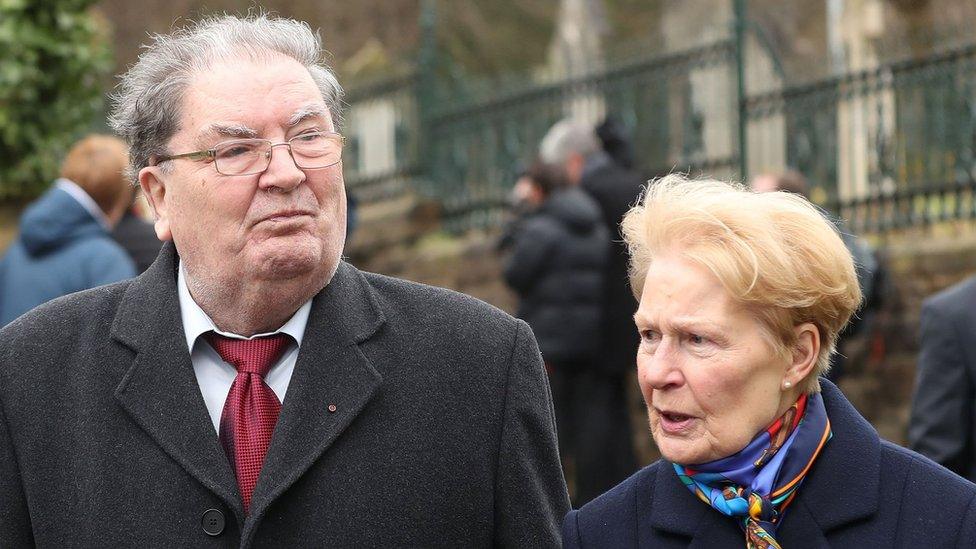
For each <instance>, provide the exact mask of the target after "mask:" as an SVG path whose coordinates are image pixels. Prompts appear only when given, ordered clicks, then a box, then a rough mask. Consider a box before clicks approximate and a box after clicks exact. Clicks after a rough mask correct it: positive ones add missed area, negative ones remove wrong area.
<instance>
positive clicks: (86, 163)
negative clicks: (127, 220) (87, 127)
mask: <svg viewBox="0 0 976 549" xmlns="http://www.w3.org/2000/svg"><path fill="white" fill-rule="evenodd" d="M127 161H128V152H127V148H126V146H125V143H124V142H123V141H121V140H120V139H118V138H115V137H110V136H105V135H91V136H88V137H86V138H84V139H82V140H81V141H79V142H78V143H76V144H75V145H74V146H73V147H72V148H71V150H70V151H69V152H68V155H67V156H66V157H65V160H64V162H63V164H62V167H61V178H60V179H58V180H57V181H55V183H54V185H52V186H51V188H50V189H48V191H47V192H45V193H44V194H43V195H42V196H41V197H40V198H38V199H37V200H35V201H34V202H33V203H31V204H30V205H29V206H28V207H27V209H26V210H25V211H24V214H23V215H22V216H21V218H20V227H19V229H20V232H19V234H18V235H17V238H16V239H15V240H14V242H13V243H12V244H11V246H10V248H9V249H8V250H7V252H6V253H5V254H4V256H3V257H2V258H0V326H3V325H5V324H7V323H9V322H10V321H11V320H13V319H15V318H17V317H18V316H20V315H21V314H23V313H25V312H27V311H29V310H31V309H33V308H34V307H36V306H38V305H40V304H42V303H45V302H47V301H50V300H52V299H54V298H56V297H60V296H63V295H67V294H70V293H72V292H77V291H81V290H86V289H88V288H93V287H95V286H101V285H102V284H109V283H111V282H118V281H119V280H123V279H126V278H130V277H133V276H135V274H136V271H135V265H134V264H133V262H132V260H131V259H130V258H129V256H128V254H127V253H126V252H125V250H123V249H122V247H121V246H119V244H117V243H116V242H115V241H114V240H113V239H112V237H111V236H110V233H111V230H112V227H113V226H115V224H116V223H118V221H119V220H120V219H121V218H122V215H123V214H124V213H125V209H126V207H127V206H128V204H129V197H130V196H131V189H130V188H129V187H128V183H127V182H126V178H125V175H124V173H123V172H124V170H125V167H126V163H127Z"/></svg>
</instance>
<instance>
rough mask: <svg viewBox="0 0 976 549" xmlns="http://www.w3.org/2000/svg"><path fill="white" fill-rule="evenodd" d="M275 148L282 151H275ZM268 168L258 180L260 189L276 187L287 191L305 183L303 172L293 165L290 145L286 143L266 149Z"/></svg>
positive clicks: (293, 159)
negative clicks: (281, 148)
mask: <svg viewBox="0 0 976 549" xmlns="http://www.w3.org/2000/svg"><path fill="white" fill-rule="evenodd" d="M277 147H284V150H277V151H276V150H275V149H276V148H277ZM267 154H268V155H270V158H269V159H268V168H267V169H266V170H264V173H262V174H261V177H260V178H259V179H258V185H259V186H260V187H261V188H262V189H266V188H271V187H277V188H279V189H282V190H286V191H289V190H291V189H294V188H295V187H297V186H298V185H301V184H302V182H303V181H305V172H304V171H302V169H301V168H299V167H298V164H296V163H295V158H294V157H293V156H292V153H291V145H289V144H288V143H274V144H272V145H271V148H270V149H268V153H267Z"/></svg>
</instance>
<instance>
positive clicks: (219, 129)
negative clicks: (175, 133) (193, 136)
mask: <svg viewBox="0 0 976 549" xmlns="http://www.w3.org/2000/svg"><path fill="white" fill-rule="evenodd" d="M257 136H258V132H257V130H255V129H252V128H249V127H247V126H245V125H243V124H211V125H210V126H208V127H207V129H205V130H204V131H203V132H202V133H201V134H200V136H199V137H197V140H196V141H197V143H198V144H199V146H201V147H207V146H209V145H211V144H212V140H213V139H214V138H216V137H229V138H231V139H248V138H255V137H257Z"/></svg>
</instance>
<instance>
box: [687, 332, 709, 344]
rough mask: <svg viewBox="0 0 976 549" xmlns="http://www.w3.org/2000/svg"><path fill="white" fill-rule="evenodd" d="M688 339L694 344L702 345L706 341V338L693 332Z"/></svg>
mask: <svg viewBox="0 0 976 549" xmlns="http://www.w3.org/2000/svg"><path fill="white" fill-rule="evenodd" d="M688 341H690V342H691V343H692V344H694V345H701V344H702V343H705V338H704V337H702V336H700V335H698V334H691V335H689V336H688Z"/></svg>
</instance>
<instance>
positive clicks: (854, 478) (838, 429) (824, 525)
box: [638, 380, 881, 547]
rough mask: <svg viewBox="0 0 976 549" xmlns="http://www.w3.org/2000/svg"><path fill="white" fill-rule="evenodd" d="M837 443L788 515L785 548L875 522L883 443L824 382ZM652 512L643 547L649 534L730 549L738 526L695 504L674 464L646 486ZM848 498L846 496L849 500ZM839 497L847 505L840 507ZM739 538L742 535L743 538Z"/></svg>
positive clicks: (783, 537) (820, 541) (812, 472)
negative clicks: (865, 520)
mask: <svg viewBox="0 0 976 549" xmlns="http://www.w3.org/2000/svg"><path fill="white" fill-rule="evenodd" d="M820 383H821V386H822V387H823V390H822V393H823V398H824V404H825V406H826V408H827V417H828V418H830V422H831V428H832V429H833V438H831V440H830V442H828V443H827V445H826V446H825V447H824V449H823V452H822V453H821V455H820V456H819V457H818V458H817V461H816V463H814V465H813V468H812V469H811V470H810V473H809V474H808V475H807V478H806V479H805V480H804V483H803V485H802V486H801V487H800V490H799V492H798V493H797V499H796V501H794V502H793V504H792V505H791V506H790V508H789V509H788V510H787V514H786V518H785V519H784V520H785V522H784V523H783V527H782V528H781V529H780V534H779V535H778V536H777V537H779V538H780V539H781V541H783V544H784V546H787V545H794V544H795V543H796V542H794V543H789V540H798V541H799V544H800V545H803V546H810V547H814V546H823V545H826V538H825V535H826V534H827V533H829V532H830V531H831V530H834V529H836V528H839V527H841V526H844V525H846V524H849V523H852V522H855V521H858V520H860V519H863V518H865V517H868V516H871V515H873V514H874V513H876V512H877V511H878V508H879V505H880V487H881V486H880V474H881V441H880V438H879V437H878V433H877V432H876V431H875V430H874V428H873V427H872V426H871V425H870V424H869V423H868V422H867V421H866V420H865V419H864V418H863V417H861V415H860V414H859V413H858V412H857V410H855V409H854V407H853V406H852V405H851V403H850V402H848V401H847V399H846V398H845V397H844V395H843V394H842V393H841V392H840V390H839V389H838V388H837V387H836V386H835V385H833V384H832V383H831V382H829V381H825V380H821V382H820ZM644 484H645V487H644V488H643V491H644V493H646V494H647V499H642V500H641V501H639V502H638V505H639V506H644V505H645V504H644V502H645V501H648V500H649V501H651V503H650V505H649V508H646V507H645V509H646V510H645V511H641V513H640V514H641V515H642V516H645V517H647V518H646V519H644V520H642V521H641V523H640V524H639V530H643V531H641V532H640V534H639V535H640V538H641V540H643V543H642V546H644V545H645V544H647V543H650V540H651V539H652V538H653V535H652V533H651V532H650V530H648V529H647V528H645V524H646V526H647V527H649V528H650V529H654V530H660V531H664V532H669V533H672V534H678V535H682V536H685V537H689V538H694V539H693V540H692V543H691V547H718V546H723V541H724V543H726V544H727V543H728V540H729V538H728V535H729V531H730V530H729V528H728V527H729V526H731V527H732V528H734V529H735V531H736V532H738V526H737V525H735V524H734V522H733V521H731V520H729V519H728V518H727V517H724V516H722V515H721V514H720V513H718V512H717V511H714V510H712V509H711V508H709V507H708V506H707V505H705V504H704V503H702V502H701V501H700V500H698V498H696V497H695V496H694V495H693V494H692V493H691V491H690V490H688V488H686V487H685V486H684V484H682V483H681V481H680V480H679V479H678V475H677V474H675V472H674V470H673V469H672V467H671V463H669V462H666V461H663V460H662V461H661V462H660V466H659V467H657V468H656V474H655V475H648V476H647V477H646V479H645V480H644ZM845 494H846V496H845ZM839 497H842V498H843V504H842V505H841V504H839V503H838V499H839ZM739 535H740V536H741V534H739Z"/></svg>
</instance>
